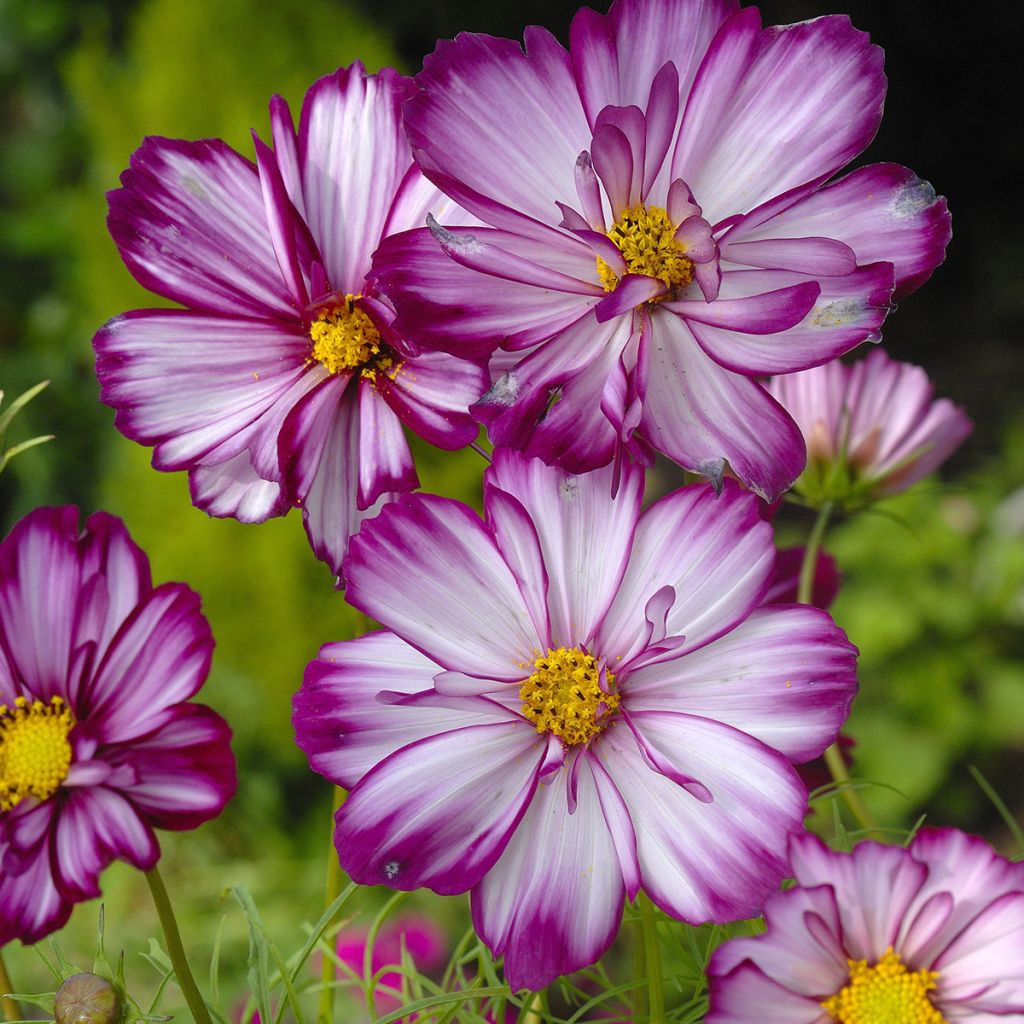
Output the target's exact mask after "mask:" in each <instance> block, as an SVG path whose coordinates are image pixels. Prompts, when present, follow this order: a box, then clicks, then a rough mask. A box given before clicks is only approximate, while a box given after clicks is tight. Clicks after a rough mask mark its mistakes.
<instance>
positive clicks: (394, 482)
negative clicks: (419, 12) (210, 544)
mask: <svg viewBox="0 0 1024 1024" xmlns="http://www.w3.org/2000/svg"><path fill="white" fill-rule="evenodd" d="M408 88H409V81H408V79H405V78H403V77H402V76H400V75H398V74H397V73H395V72H393V71H390V70H388V69H385V70H384V71H381V72H380V73H379V74H377V75H367V74H366V73H365V72H364V70H363V68H362V66H361V65H359V64H355V65H353V66H352V67H350V68H348V69H342V70H339V71H338V72H337V73H335V74H333V75H330V76H327V77H325V78H322V79H320V80H319V81H318V82H316V83H315V84H314V85H313V86H312V88H311V89H310V90H309V92H308V93H307V95H306V99H305V102H304V104H303V108H302V117H301V120H300V124H299V130H298V132H296V130H295V128H294V125H293V122H292V116H291V113H290V111H289V109H288V105H287V104H286V103H285V102H284V100H282V99H281V98H280V97H275V98H274V100H273V101H272V102H271V106H270V119H271V130H272V134H273V142H274V148H273V150H272V149H270V148H269V147H268V146H266V145H264V143H263V142H261V141H260V140H259V139H258V138H256V137H255V136H254V143H255V147H256V161H257V162H256V164H255V165H254V164H252V163H250V162H249V161H248V160H246V159H244V158H243V157H242V156H240V155H239V154H238V153H236V152H235V151H234V150H233V149H231V148H230V147H228V146H227V145H226V144H225V143H223V142H221V141H219V140H216V139H212V140H211V139H208V140H204V141H200V142H182V141H177V140H172V139H162V138H149V139H147V140H146V141H145V142H144V143H143V145H142V147H141V148H140V149H139V150H138V151H137V152H136V153H135V154H134V155H133V156H132V160H131V167H130V168H129V169H128V170H127V171H125V172H124V174H123V175H122V176H121V182H122V188H120V189H118V190H117V191H115V192H111V193H110V196H109V200H110V217H109V221H108V223H109V227H110V232H111V234H112V235H113V238H114V241H115V242H116V243H117V246H118V248H119V250H120V252H121V256H122V258H123V259H124V261H125V263H126V265H127V267H128V269H129V270H130V271H131V272H132V274H133V275H134V276H135V278H136V279H137V280H138V281H139V282H140V283H141V284H143V285H145V286H146V287H147V288H149V289H151V290H152V291H155V292H157V293H158V294H160V295H164V296H166V297H167V298H170V299H173V300H175V301H177V302H180V303H182V304H183V305H184V306H186V307H187V308H186V309H184V310H182V309H176V310H167V309H159V310H157V309H144V310H133V311H132V312H129V313H126V314H124V315H123V316H119V317H116V318H115V319H114V320H112V321H110V323H108V324H107V325H106V326H105V327H104V328H103V329H102V330H101V331H100V332H99V333H98V334H97V335H96V338H95V340H94V345H95V348H96V356H97V360H96V370H97V374H98V376H99V379H100V384H101V398H102V400H103V401H104V402H106V403H107V404H108V405H110V406H113V407H114V408H115V409H116V410H117V416H116V417H115V423H116V425H117V426H118V428H119V429H120V430H121V431H122V433H124V434H125V435H126V436H127V437H130V438H132V439H133V440H135V441H138V442H139V443H141V444H144V445H151V446H153V447H154V452H153V465H154V466H155V467H156V468H157V469H163V470H178V469H187V470H188V472H189V481H190V486H191V492H192V500H193V502H194V504H195V505H197V506H198V507H199V508H202V509H204V510H205V511H206V512H208V513H210V514H211V515H215V516H234V517H236V518H237V519H240V520H242V521H245V522H259V521H262V520H264V519H266V518H267V517H269V516H274V515H280V514H282V513H283V512H285V511H286V510H287V508H288V507H289V505H290V504H291V505H297V506H301V508H302V510H303V518H304V521H305V525H306V530H307V533H308V534H309V539H310V543H311V545H312V547H313V550H314V552H315V553H316V555H317V557H319V558H321V559H323V560H325V561H326V562H327V563H328V564H329V565H330V566H331V567H332V569H333V570H334V571H335V572H338V571H339V568H340V565H341V560H342V558H343V556H344V553H345V547H346V544H347V542H348V538H349V534H350V532H352V531H353V530H354V529H355V528H356V527H357V526H358V523H359V521H360V519H361V518H362V517H363V516H365V515H369V514H372V513H373V512H374V511H375V510H376V507H377V505H378V503H379V502H381V501H384V500H387V499H388V498H390V497H392V496H393V495H394V494H395V493H396V492H401V491H406V490H409V489H410V488H413V487H415V486H417V483H418V481H417V478H416V472H415V468H414V466H413V462H412V456H411V454H410V451H409V446H408V443H407V441H406V439H405V436H404V434H403V429H402V428H403V424H404V425H406V426H408V427H409V428H410V429H412V430H413V431H415V432H416V433H418V434H419V435H420V436H422V437H424V438H426V440H428V441H429V442H430V443H431V444H434V445H438V446H439V447H442V448H460V447H462V446H464V445H466V444H468V443H469V442H470V441H472V440H473V439H474V438H475V437H476V433H477V427H476V424H475V423H474V422H473V420H472V418H471V417H470V415H469V412H468V406H469V404H470V403H471V402H473V401H474V400H475V399H476V398H478V397H479V395H480V394H481V393H482V392H483V391H484V390H485V389H486V387H487V376H486V373H485V370H484V368H483V365H482V363H480V362H475V361H473V360H472V359H461V358H455V357H452V356H449V355H445V354H443V353H438V352H426V353H422V354H421V353H420V352H419V350H418V349H417V347H416V346H415V345H414V344H413V343H411V342H410V341H409V340H408V339H407V338H404V337H402V336H400V335H399V334H397V333H396V332H395V330H394V329H393V326H392V321H393V320H394V312H393V310H392V307H391V306H390V305H389V304H388V302H387V301H386V300H384V299H382V298H381V296H380V295H379V294H378V293H377V291H376V290H375V288H374V287H373V285H372V284H371V283H369V282H368V281H367V280H366V274H367V271H368V270H369V268H370V257H371V255H372V253H373V251H374V249H375V248H376V247H377V245H378V244H379V242H380V240H381V239H382V238H384V237H386V236H387V235H388V234H390V233H392V232H394V231H401V230H403V229H405V228H409V227H412V226H413V225H421V224H422V223H423V222H424V218H425V217H426V214H427V213H428V211H431V210H433V211H434V212H436V213H438V214H439V215H440V213H441V211H442V210H443V209H450V208H451V203H450V202H449V201H448V200H446V199H445V198H444V197H443V196H441V195H440V194H439V193H438V191H437V189H435V188H434V187H433V186H432V185H431V184H430V183H429V182H427V181H426V180H425V179H424V178H423V176H422V175H421V174H420V173H419V171H418V170H417V169H416V168H415V167H414V166H413V163H412V154H411V152H410V150H409V145H408V143H407V142H406V139H405V134H404V132H403V129H402V126H401V118H400V107H401V102H402V100H403V99H404V98H405V95H406V93H407V91H408ZM460 214H461V211H456V212H455V213H454V214H452V215H453V216H455V217H456V219H460ZM461 219H462V221H463V222H465V219H466V218H465V215H461Z"/></svg>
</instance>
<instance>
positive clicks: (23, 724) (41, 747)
mask: <svg viewBox="0 0 1024 1024" xmlns="http://www.w3.org/2000/svg"><path fill="white" fill-rule="evenodd" d="M74 724H75V721H74V718H73V717H72V715H71V710H70V709H69V708H68V706H67V705H66V704H65V703H64V701H63V699H62V698H60V697H53V698H51V700H50V702H49V703H48V704H44V703H43V702H42V701H41V700H34V701H32V702H31V704H30V703H29V702H28V700H26V699H25V698H24V697H18V698H17V699H16V700H15V701H14V706H13V707H9V706H8V705H6V704H0V811H9V810H11V809H12V808H14V807H17V806H18V804H20V803H21V801H22V800H24V799H25V798H26V797H29V796H33V797H35V798H36V799H37V800H46V799H48V798H49V797H51V796H53V794H54V793H56V792H57V790H58V789H59V788H60V784H61V783H62V782H63V781H64V779H65V778H67V774H68V769H69V768H70V767H71V744H70V742H69V741H68V733H69V732H71V729H72V727H73V726H74Z"/></svg>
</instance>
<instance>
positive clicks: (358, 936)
mask: <svg viewBox="0 0 1024 1024" xmlns="http://www.w3.org/2000/svg"><path fill="white" fill-rule="evenodd" d="M366 943H367V933H366V932H365V931H361V930H356V929H347V928H346V929H342V931H340V932H339V933H338V939H337V945H336V949H337V953H338V958H339V959H340V960H341V961H342V962H343V963H345V964H346V965H347V966H348V967H349V968H350V969H351V970H352V971H353V972H354V973H355V974H356V975H358V976H362V973H363V964H364V961H365V958H366ZM403 948H404V949H405V951H406V952H407V953H408V954H409V958H410V959H411V960H412V962H413V964H414V965H415V967H416V969H417V970H418V971H432V970H434V969H436V968H437V967H440V966H441V964H442V963H444V960H445V952H446V944H445V936H444V932H443V931H442V930H441V929H440V927H438V925H437V924H435V923H434V922H433V921H431V920H430V918H427V917H419V916H409V917H402V918H399V919H398V920H396V921H389V922H388V923H387V924H385V925H384V927H383V928H382V929H381V930H380V932H379V933H378V934H377V938H376V940H375V942H374V944H373V950H372V951H371V954H370V970H371V972H372V973H373V974H376V973H377V972H378V971H379V970H381V968H384V967H387V966H388V965H389V964H395V965H399V964H401V963H402V950H403ZM401 990H402V975H401V974H400V973H399V972H398V971H390V972H388V973H386V974H383V975H381V977H380V979H379V981H378V982H377V987H376V990H375V992H374V1003H375V1004H376V1007H377V1010H378V1012H379V1013H391V1012H392V1011H393V1010H397V1009H398V1007H399V1006H401V1005H402V1003H401V1000H400V999H399V998H398V997H397V996H395V995H394V992H395V991H399V992H400V991H401ZM414 1016H415V1015H414ZM410 1019H414V1017H413V1018H410Z"/></svg>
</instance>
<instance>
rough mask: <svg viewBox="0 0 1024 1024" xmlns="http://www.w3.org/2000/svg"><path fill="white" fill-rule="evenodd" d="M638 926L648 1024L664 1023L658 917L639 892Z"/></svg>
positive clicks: (647, 899)
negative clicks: (644, 977)
mask: <svg viewBox="0 0 1024 1024" xmlns="http://www.w3.org/2000/svg"><path fill="white" fill-rule="evenodd" d="M638 902H639V904H640V926H641V929H642V932H643V942H644V959H645V960H646V961H647V1005H648V1017H647V1019H648V1020H649V1021H650V1024H665V986H664V982H663V980H662V977H661V947H660V946H659V944H658V919H657V916H656V915H657V911H656V910H655V909H654V904H653V903H652V902H651V901H650V899H649V898H648V896H647V894H646V893H640V895H639V897H638Z"/></svg>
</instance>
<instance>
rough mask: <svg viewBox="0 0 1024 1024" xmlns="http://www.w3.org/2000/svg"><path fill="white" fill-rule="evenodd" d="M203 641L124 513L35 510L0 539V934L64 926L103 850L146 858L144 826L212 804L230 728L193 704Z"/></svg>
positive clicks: (179, 591) (226, 771)
mask: <svg viewBox="0 0 1024 1024" xmlns="http://www.w3.org/2000/svg"><path fill="white" fill-rule="evenodd" d="M212 651H213V638H212V637H211V636H210V629H209V626H208V625H207V623H206V619H204V618H203V616H202V614H201V612H200V609H199V597H198V595H196V594H195V593H193V592H192V591H191V590H189V589H188V587H186V586H184V585H183V584H181V583H164V584H161V585H160V586H158V587H154V586H153V584H152V582H151V580H150V574H149V563H148V561H147V559H146V556H145V554H143V552H142V551H141V550H140V549H139V548H138V547H137V546H136V544H135V543H134V542H133V541H132V540H131V538H130V537H129V536H128V532H127V530H126V529H125V528H124V524H123V523H122V522H121V521H120V520H119V519H116V518H114V517H113V516H109V515H107V514H105V513H103V512H97V513H96V514H95V515H93V516H91V517H90V518H89V520H88V522H87V523H86V525H85V530H84V531H83V532H80V531H79V521H78V510H77V509H75V508H44V509H37V510H36V511H35V512H32V513H31V514H29V515H28V516H26V517H25V518H24V519H22V520H21V522H19V523H18V524H17V525H16V526H15V527H14V529H13V530H12V531H11V533H10V535H9V536H8V537H7V538H6V539H5V540H4V541H3V543H2V544H0V945H3V943H5V942H8V941H9V940H11V939H13V938H18V939H21V941H22V942H25V943H32V942H36V941H37V940H38V939H40V938H42V937H43V936H44V935H47V934H49V933H50V932H52V931H54V930H56V929H57V928H59V927H60V926H61V925H63V923H64V922H65V921H66V920H67V918H68V916H69V914H70V913H71V908H72V905H73V904H75V903H77V902H79V901H80V900H85V899H91V898H92V897H94V896H98V895H99V894H100V889H99V884H98V878H99V874H100V872H101V871H102V870H103V869H104V868H105V867H106V866H107V865H108V864H109V863H110V862H111V861H113V860H114V859H118V860H126V861H128V862H129V863H130V864H133V865H135V866H136V867H138V868H140V869H142V870H148V869H149V868H151V867H153V865H154V864H156V862H157V859H158V858H159V856H160V847H159V845H158V843H157V839H156V836H155V835H154V833H153V828H154V827H157V828H166V829H176V830H180V829H190V828H195V827H196V826H197V825H200V824H201V823H202V822H204V821H207V820H208V819H210V818H213V817H215V816H216V815H217V814H219V813H220V811H221V809H222V808H223V807H224V804H225V803H226V802H227V801H228V799H229V797H230V796H231V794H232V793H233V792H234V789H235V762H234V758H233V757H232V755H231V750H230V748H229V745H228V744H229V740H230V735H231V734H230V730H229V729H228V727H227V724H226V723H225V722H224V721H223V719H222V718H221V717H220V716H219V715H217V714H215V713H214V712H213V711H211V710H210V709H209V708H207V707H203V706H202V705H199V704H192V703H189V698H191V697H193V696H194V695H195V694H196V692H197V691H198V690H199V688H200V686H202V684H203V681H204V679H205V678H206V674H207V671H208V670H209V665H210V656H211V654H212Z"/></svg>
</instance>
